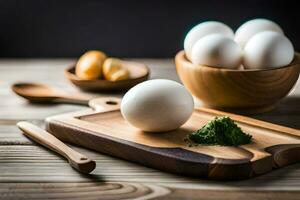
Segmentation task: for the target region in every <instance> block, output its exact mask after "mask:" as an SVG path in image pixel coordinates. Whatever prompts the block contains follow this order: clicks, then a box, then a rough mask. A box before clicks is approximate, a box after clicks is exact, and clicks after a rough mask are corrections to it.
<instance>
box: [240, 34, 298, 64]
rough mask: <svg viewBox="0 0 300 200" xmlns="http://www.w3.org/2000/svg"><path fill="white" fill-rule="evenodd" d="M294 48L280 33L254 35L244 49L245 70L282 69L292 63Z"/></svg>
mask: <svg viewBox="0 0 300 200" xmlns="http://www.w3.org/2000/svg"><path fill="white" fill-rule="evenodd" d="M293 58H294V47H293V45H292V43H291V41H290V40H289V39H288V38H287V37H286V36H284V35H282V34H281V33H277V32H273V31H264V32H260V33H258V34H256V35H254V36H253V37H252V38H251V39H250V40H249V42H248V43H247V44H246V46H245V48H244V59H243V64H244V67H245V69H264V68H272V67H283V66H286V65H288V64H290V63H291V62H292V60H293Z"/></svg>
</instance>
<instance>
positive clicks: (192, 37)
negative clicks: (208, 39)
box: [184, 21, 234, 59]
mask: <svg viewBox="0 0 300 200" xmlns="http://www.w3.org/2000/svg"><path fill="white" fill-rule="evenodd" d="M212 33H219V34H223V35H224V36H227V37H229V38H233V37H234V33H233V31H232V29H231V28H230V27H228V26H227V25H226V24H223V23H221V22H217V21H208V22H203V23H200V24H198V25H196V26H195V27H194V28H192V29H191V30H190V31H189V32H188V34H187V35H186V37H185V39H184V50H185V53H186V55H187V57H188V58H189V59H190V58H191V53H192V48H193V46H194V44H195V43H196V42H197V41H198V40H199V39H200V38H202V37H204V36H206V35H209V34H212Z"/></svg>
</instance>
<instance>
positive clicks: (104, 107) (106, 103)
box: [89, 97, 121, 112]
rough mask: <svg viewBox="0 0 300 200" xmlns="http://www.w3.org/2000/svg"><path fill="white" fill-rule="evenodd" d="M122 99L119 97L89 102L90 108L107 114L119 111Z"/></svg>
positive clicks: (101, 98) (102, 98)
mask: <svg viewBox="0 0 300 200" xmlns="http://www.w3.org/2000/svg"><path fill="white" fill-rule="evenodd" d="M120 105H121V98H118V97H100V98H96V99H92V100H90V101H89V106H90V107H91V108H93V109H94V110H96V111H98V112H107V111H112V110H119V109H120Z"/></svg>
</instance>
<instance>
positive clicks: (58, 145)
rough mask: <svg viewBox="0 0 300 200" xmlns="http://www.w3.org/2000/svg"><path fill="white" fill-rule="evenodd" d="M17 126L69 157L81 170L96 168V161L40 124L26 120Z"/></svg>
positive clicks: (35, 139) (88, 170)
mask: <svg viewBox="0 0 300 200" xmlns="http://www.w3.org/2000/svg"><path fill="white" fill-rule="evenodd" d="M17 126H18V127H19V128H20V129H21V130H22V131H23V132H24V134H25V135H27V136H28V137H30V138H31V139H33V140H34V141H36V142H37V143H39V144H41V145H43V146H45V147H47V148H49V149H51V150H53V151H55V152H57V153H58V154H60V155H62V156H63V157H65V158H66V159H68V161H69V163H70V165H71V166H72V167H74V168H75V169H76V170H78V171H79V172H82V173H90V172H91V171H93V170H94V169H95V167H96V163H95V161H93V160H91V159H89V158H88V157H87V156H85V155H82V154H81V153H78V152H77V151H75V150H73V149H71V148H70V147H68V146H67V145H65V144H64V143H63V142H61V141H60V140H58V139H57V138H56V137H54V136H53V135H52V134H50V133H48V132H47V131H45V130H43V129H41V128H39V127H38V126H35V125H33V124H31V123H28V122H24V121H22V122H18V123H17Z"/></svg>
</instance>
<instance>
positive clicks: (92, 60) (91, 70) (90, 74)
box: [75, 50, 107, 80]
mask: <svg viewBox="0 0 300 200" xmlns="http://www.w3.org/2000/svg"><path fill="white" fill-rule="evenodd" d="M106 57H107V56H106V55H105V53H103V52H101V51H95V50H94V51H88V52H86V53H85V54H83V55H82V56H81V57H80V58H79V60H78V62H77V64H76V69H75V74H76V75H77V76H78V77H79V78H81V79H85V80H95V79H98V78H101V77H102V65H103V62H104V60H105V59H106Z"/></svg>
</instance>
